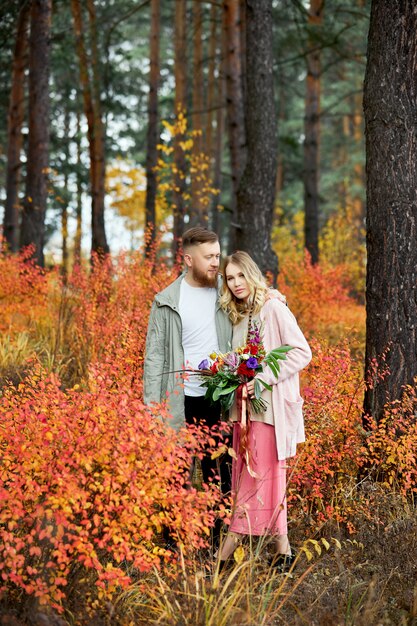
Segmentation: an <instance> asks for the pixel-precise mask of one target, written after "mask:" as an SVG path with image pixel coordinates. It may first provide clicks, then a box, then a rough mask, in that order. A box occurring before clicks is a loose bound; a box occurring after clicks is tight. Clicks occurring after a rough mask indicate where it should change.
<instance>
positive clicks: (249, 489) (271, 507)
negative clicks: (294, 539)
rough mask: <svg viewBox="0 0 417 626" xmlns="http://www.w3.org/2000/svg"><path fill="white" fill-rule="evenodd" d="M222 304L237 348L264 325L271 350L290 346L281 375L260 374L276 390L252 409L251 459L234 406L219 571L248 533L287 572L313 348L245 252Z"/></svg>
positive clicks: (230, 263)
mask: <svg viewBox="0 0 417 626" xmlns="http://www.w3.org/2000/svg"><path fill="white" fill-rule="evenodd" d="M275 293H276V292H275ZM220 304H221V306H222V308H223V310H224V311H225V312H226V313H227V314H228V316H229V318H230V320H231V322H232V324H233V341H232V346H233V348H237V347H239V346H242V345H245V343H246V338H247V335H248V327H249V325H251V327H252V328H253V325H255V326H257V327H258V328H260V329H261V334H262V340H263V344H264V347H265V351H266V352H269V351H270V350H272V349H274V348H278V347H279V346H281V345H284V344H286V345H289V346H291V347H292V349H291V350H290V351H289V352H288V354H287V359H286V360H285V361H281V370H280V374H279V377H278V378H276V377H275V376H274V375H273V372H272V371H271V370H270V369H269V367H267V366H266V367H265V369H264V371H262V372H260V373H258V374H257V376H256V378H260V379H262V380H263V381H264V382H265V383H267V384H268V385H269V386H271V387H272V390H271V391H269V390H267V389H264V391H263V392H262V398H263V399H264V400H265V402H266V403H267V408H266V410H265V411H264V412H263V413H254V412H253V411H250V413H249V420H250V428H249V434H248V441H247V443H246V445H247V448H248V453H249V455H248V454H246V460H245V456H244V455H242V454H241V445H240V444H241V441H240V440H239V439H240V437H241V433H242V430H241V428H240V424H239V422H240V420H241V416H240V415H239V414H238V413H239V411H238V409H237V406H236V402H235V404H234V406H233V407H232V410H231V420H232V421H233V422H234V427H233V447H234V450H235V452H236V456H237V459H236V460H234V461H233V469H232V491H233V494H234V513H233V517H232V521H231V524H230V529H229V532H228V534H227V537H226V539H225V541H224V543H223V545H222V547H221V550H220V553H219V558H220V569H223V567H224V565H225V562H226V561H227V559H228V558H229V557H230V556H231V555H232V554H233V552H234V550H235V548H236V546H237V543H238V542H239V540H240V539H241V537H242V536H243V535H255V536H263V535H270V536H272V537H273V539H274V543H275V548H276V554H275V556H274V558H273V559H272V564H273V565H274V566H276V567H277V568H278V569H279V570H280V571H287V570H288V569H289V567H291V565H292V563H293V561H294V555H293V553H292V552H291V546H290V543H289V540H288V531H287V503H286V495H285V493H286V459H287V458H289V457H292V456H295V454H296V446H297V443H300V442H302V441H304V420H303V414H302V404H303V400H302V398H301V396H300V387H299V372H300V371H301V370H302V369H303V368H304V367H306V365H307V364H308V363H309V362H310V359H311V350H310V348H309V346H308V343H307V341H306V339H305V337H304V335H303V333H302V332H301V330H300V328H299V326H298V324H297V321H296V319H295V317H294V315H293V314H292V313H291V311H290V310H289V309H288V307H287V306H286V304H285V303H284V302H282V301H281V299H279V298H277V297H271V291H270V290H269V288H268V286H267V284H266V281H265V278H264V277H263V275H262V273H261V271H260V269H259V267H258V266H257V265H256V263H255V262H254V261H253V259H252V258H251V257H250V256H249V255H248V254H247V253H246V252H240V251H238V252H235V253H234V254H232V255H231V256H229V257H227V258H226V260H225V263H224V270H223V290H222V295H221V297H220ZM247 393H248V397H249V398H251V397H252V396H253V395H254V380H251V381H250V382H249V383H247ZM249 404H250V403H248V405H249ZM247 458H250V467H248V462H247Z"/></svg>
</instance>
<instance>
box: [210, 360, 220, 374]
mask: <svg viewBox="0 0 417 626" xmlns="http://www.w3.org/2000/svg"><path fill="white" fill-rule="evenodd" d="M210 369H211V371H212V372H213V374H217V372H218V371H219V364H218V363H217V361H215V362H214V363H213V365H212V366H211V367H210Z"/></svg>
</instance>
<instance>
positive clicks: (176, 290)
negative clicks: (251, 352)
mask: <svg viewBox="0 0 417 626" xmlns="http://www.w3.org/2000/svg"><path fill="white" fill-rule="evenodd" d="M182 248H183V255H184V263H185V272H184V273H183V274H182V275H181V276H180V277H179V278H177V280H175V281H174V282H173V283H171V284H170V285H168V287H166V288H165V289H164V290H163V291H161V292H159V293H158V294H157V295H156V296H155V299H154V302H153V304H152V309H151V313H150V317H149V324H148V334H147V339H146V354H145V367H144V400H145V403H146V404H150V403H152V402H158V403H159V402H162V401H165V400H166V401H167V403H168V409H169V412H170V414H171V416H172V418H171V419H170V421H169V424H170V426H172V427H173V428H175V429H178V428H181V427H182V426H184V424H185V423H187V424H192V423H194V422H195V421H197V423H200V422H203V421H204V422H205V423H206V424H207V425H208V426H209V427H212V426H214V425H215V424H217V423H218V422H219V421H220V419H221V413H220V404H217V405H215V406H213V405H211V404H210V402H209V401H208V400H206V399H205V398H204V394H205V388H204V387H202V386H201V382H200V380H199V379H198V377H197V376H189V377H188V378H187V377H182V376H181V375H179V374H178V372H179V371H180V370H181V369H183V368H186V369H197V368H198V365H199V363H200V362H201V361H202V360H204V359H206V358H207V357H208V355H210V354H211V353H213V352H216V353H218V352H221V353H224V352H228V351H229V350H230V347H231V338H232V326H231V323H230V320H229V318H228V316H227V315H226V314H225V313H224V312H223V310H222V309H221V308H220V306H219V304H218V298H219V291H218V289H219V284H218V281H219V265H220V244H219V238H218V236H217V235H216V233H214V232H212V231H210V230H207V229H206V228H202V227H200V226H196V227H195V228H190V229H189V230H187V231H186V232H185V233H184V235H183V237H182ZM201 468H202V473H203V479H204V481H205V482H207V481H208V479H209V478H210V476H213V472H214V471H215V470H216V461H215V460H212V459H211V457H210V456H209V455H207V456H206V457H205V458H203V460H202V462H201ZM220 474H221V482H222V491H223V493H226V492H227V491H228V490H229V489H230V477H229V476H228V474H229V472H228V468H227V466H226V464H225V463H224V462H223V463H221V464H220Z"/></svg>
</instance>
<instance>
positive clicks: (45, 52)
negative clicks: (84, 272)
mask: <svg viewBox="0 0 417 626" xmlns="http://www.w3.org/2000/svg"><path fill="white" fill-rule="evenodd" d="M50 28H51V0H33V2H32V6H31V16H30V38H29V141H28V152H27V177H26V193H25V199H24V202H23V214H22V227H21V232H20V245H21V247H25V246H28V245H30V244H33V245H34V248H35V249H34V253H33V257H34V259H35V260H36V262H37V263H38V264H39V265H41V266H43V264H44V255H43V246H44V235H45V213H46V203H47V198H48V164H49V59H50Z"/></svg>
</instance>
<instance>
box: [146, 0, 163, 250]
mask: <svg viewBox="0 0 417 626" xmlns="http://www.w3.org/2000/svg"><path fill="white" fill-rule="evenodd" d="M160 13H161V7H160V0H152V2H151V33H150V41H149V50H150V71H149V100H148V134H147V149H146V200H145V224H146V229H147V230H146V238H145V256H146V257H150V256H151V255H152V254H153V252H154V243H155V235H156V189H157V179H156V172H155V167H156V164H157V162H158V148H157V146H158V138H159V116H158V86H159V79H160V67H159V39H160V19H161V16H160Z"/></svg>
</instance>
